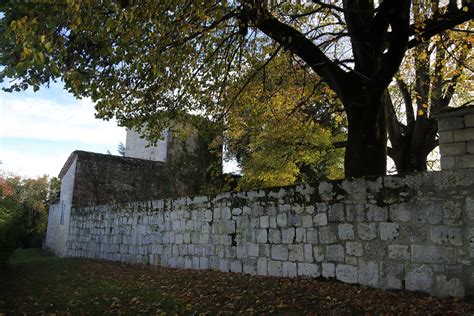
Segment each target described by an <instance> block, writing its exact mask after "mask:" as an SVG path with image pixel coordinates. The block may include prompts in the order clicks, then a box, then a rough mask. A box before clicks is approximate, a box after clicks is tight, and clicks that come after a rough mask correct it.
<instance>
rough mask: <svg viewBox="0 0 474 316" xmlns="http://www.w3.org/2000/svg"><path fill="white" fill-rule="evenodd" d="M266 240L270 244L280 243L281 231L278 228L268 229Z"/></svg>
mask: <svg viewBox="0 0 474 316" xmlns="http://www.w3.org/2000/svg"><path fill="white" fill-rule="evenodd" d="M268 241H269V242H270V243H272V244H279V243H281V232H280V230H279V229H269V230H268Z"/></svg>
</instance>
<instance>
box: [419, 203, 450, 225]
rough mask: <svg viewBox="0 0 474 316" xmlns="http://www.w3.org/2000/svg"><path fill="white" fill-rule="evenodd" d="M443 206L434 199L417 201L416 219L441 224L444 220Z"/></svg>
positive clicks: (421, 222)
mask: <svg viewBox="0 0 474 316" xmlns="http://www.w3.org/2000/svg"><path fill="white" fill-rule="evenodd" d="M443 216H444V211H443V206H442V204H439V203H433V201H421V202H419V203H417V208H416V211H415V219H416V222H417V223H420V224H426V223H428V224H441V223H442V222H443Z"/></svg>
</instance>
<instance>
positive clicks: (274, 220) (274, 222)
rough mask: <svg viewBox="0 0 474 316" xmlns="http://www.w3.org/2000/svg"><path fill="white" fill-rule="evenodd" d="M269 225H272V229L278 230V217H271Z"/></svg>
mask: <svg viewBox="0 0 474 316" xmlns="http://www.w3.org/2000/svg"><path fill="white" fill-rule="evenodd" d="M268 221H269V225H270V228H274V229H275V228H277V227H278V226H277V221H276V216H270V217H269V219H268Z"/></svg>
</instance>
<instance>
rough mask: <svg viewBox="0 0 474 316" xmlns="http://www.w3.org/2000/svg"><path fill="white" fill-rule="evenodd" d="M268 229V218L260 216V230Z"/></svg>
mask: <svg viewBox="0 0 474 316" xmlns="http://www.w3.org/2000/svg"><path fill="white" fill-rule="evenodd" d="M269 227H270V221H269V219H268V216H261V217H260V228H269Z"/></svg>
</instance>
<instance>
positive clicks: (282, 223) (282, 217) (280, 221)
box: [276, 213, 288, 227]
mask: <svg viewBox="0 0 474 316" xmlns="http://www.w3.org/2000/svg"><path fill="white" fill-rule="evenodd" d="M276 220H277V226H278V227H286V226H288V219H287V217H286V214H285V213H284V214H278V215H277V218H276Z"/></svg>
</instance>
